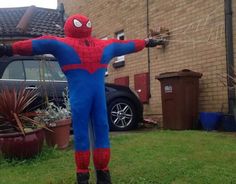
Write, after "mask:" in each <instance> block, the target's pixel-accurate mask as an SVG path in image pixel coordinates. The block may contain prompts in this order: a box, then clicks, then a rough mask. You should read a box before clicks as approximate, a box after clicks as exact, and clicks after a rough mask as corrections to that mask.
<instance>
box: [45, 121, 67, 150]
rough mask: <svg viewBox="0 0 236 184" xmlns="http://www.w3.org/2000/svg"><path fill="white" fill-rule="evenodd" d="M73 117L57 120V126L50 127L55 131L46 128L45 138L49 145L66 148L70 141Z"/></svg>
mask: <svg viewBox="0 0 236 184" xmlns="http://www.w3.org/2000/svg"><path fill="white" fill-rule="evenodd" d="M70 125H71V119H63V120H59V121H56V122H55V127H48V128H49V129H50V130H52V131H53V132H51V131H49V130H46V129H45V138H46V143H47V145H48V146H52V147H54V146H55V145H57V148H59V149H65V148H67V146H68V145H69V141H70Z"/></svg>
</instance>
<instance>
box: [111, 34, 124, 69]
mask: <svg viewBox="0 0 236 184" xmlns="http://www.w3.org/2000/svg"><path fill="white" fill-rule="evenodd" d="M116 38H117V39H118V40H124V39H125V33H124V31H119V32H117V33H116ZM122 66H125V56H124V55H123V56H118V57H117V58H116V60H115V62H114V63H113V67H114V68H119V67H122Z"/></svg>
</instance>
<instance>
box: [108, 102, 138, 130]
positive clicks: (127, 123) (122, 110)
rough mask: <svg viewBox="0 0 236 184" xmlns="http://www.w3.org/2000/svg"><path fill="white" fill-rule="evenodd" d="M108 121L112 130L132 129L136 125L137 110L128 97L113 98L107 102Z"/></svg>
mask: <svg viewBox="0 0 236 184" xmlns="http://www.w3.org/2000/svg"><path fill="white" fill-rule="evenodd" d="M108 121H109V127H110V130H112V131H126V130H131V129H134V128H136V127H137V126H138V122H137V110H136V108H135V106H134V105H133V103H132V102H131V101H130V100H128V99H123V98H117V99H114V100H112V101H111V102H110V103H109V104H108Z"/></svg>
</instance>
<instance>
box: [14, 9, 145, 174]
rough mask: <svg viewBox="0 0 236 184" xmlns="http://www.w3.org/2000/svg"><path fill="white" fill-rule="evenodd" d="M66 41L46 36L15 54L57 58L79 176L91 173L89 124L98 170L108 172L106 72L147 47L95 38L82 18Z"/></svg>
mask: <svg viewBox="0 0 236 184" xmlns="http://www.w3.org/2000/svg"><path fill="white" fill-rule="evenodd" d="M64 31H65V35H66V37H65V38H60V37H54V36H42V37H39V38H36V39H32V40H26V41H20V42H15V43H14V44H13V45H12V49H13V54H20V55H40V54H52V55H54V56H55V57H56V58H57V60H58V62H59V64H60V67H61V69H62V71H63V72H64V73H65V75H66V77H67V80H68V88H69V97H70V104H71V111H72V124H73V130H74V142H75V162H76V166H77V173H88V172H89V169H88V167H89V161H90V143H89V136H88V123H89V121H90V120H91V122H92V126H93V131H94V139H95V140H94V150H93V161H94V166H95V168H96V170H101V171H107V170H108V163H109V160H110V143H109V126H108V118H107V109H106V99H105V87H104V83H105V81H104V80H105V79H104V76H105V72H106V69H107V65H108V63H109V61H110V60H111V59H112V58H113V57H117V56H121V55H125V54H129V53H133V52H137V51H140V50H142V49H143V48H144V47H145V44H146V43H145V40H127V41H121V40H116V39H109V40H100V39H96V38H93V37H91V32H92V26H91V22H90V20H89V19H88V18H87V17H85V16H82V15H79V14H77V15H74V16H71V17H69V18H68V19H67V21H66V22H65V26H64Z"/></svg>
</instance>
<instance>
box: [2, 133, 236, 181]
mask: <svg viewBox="0 0 236 184" xmlns="http://www.w3.org/2000/svg"><path fill="white" fill-rule="evenodd" d="M111 145H112V159H111V163H110V170H111V175H112V181H113V184H158V183H160V184H169V183H170V184H208V183H209V184H234V183H236V134H226V133H218V132H204V131H160V130H153V131H140V132H129V133H121V134H117V133H115V134H114V133H112V134H111ZM91 170H92V171H93V167H92V166H91ZM74 183H75V165H74V160H73V150H72V149H71V148H68V149H67V150H65V151H59V150H55V149H50V148H47V147H45V148H44V149H43V152H42V154H41V155H39V156H38V157H37V158H35V159H32V160H24V161H6V160H4V159H2V158H0V184H74ZM91 183H93V184H95V176H94V173H92V176H91Z"/></svg>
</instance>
